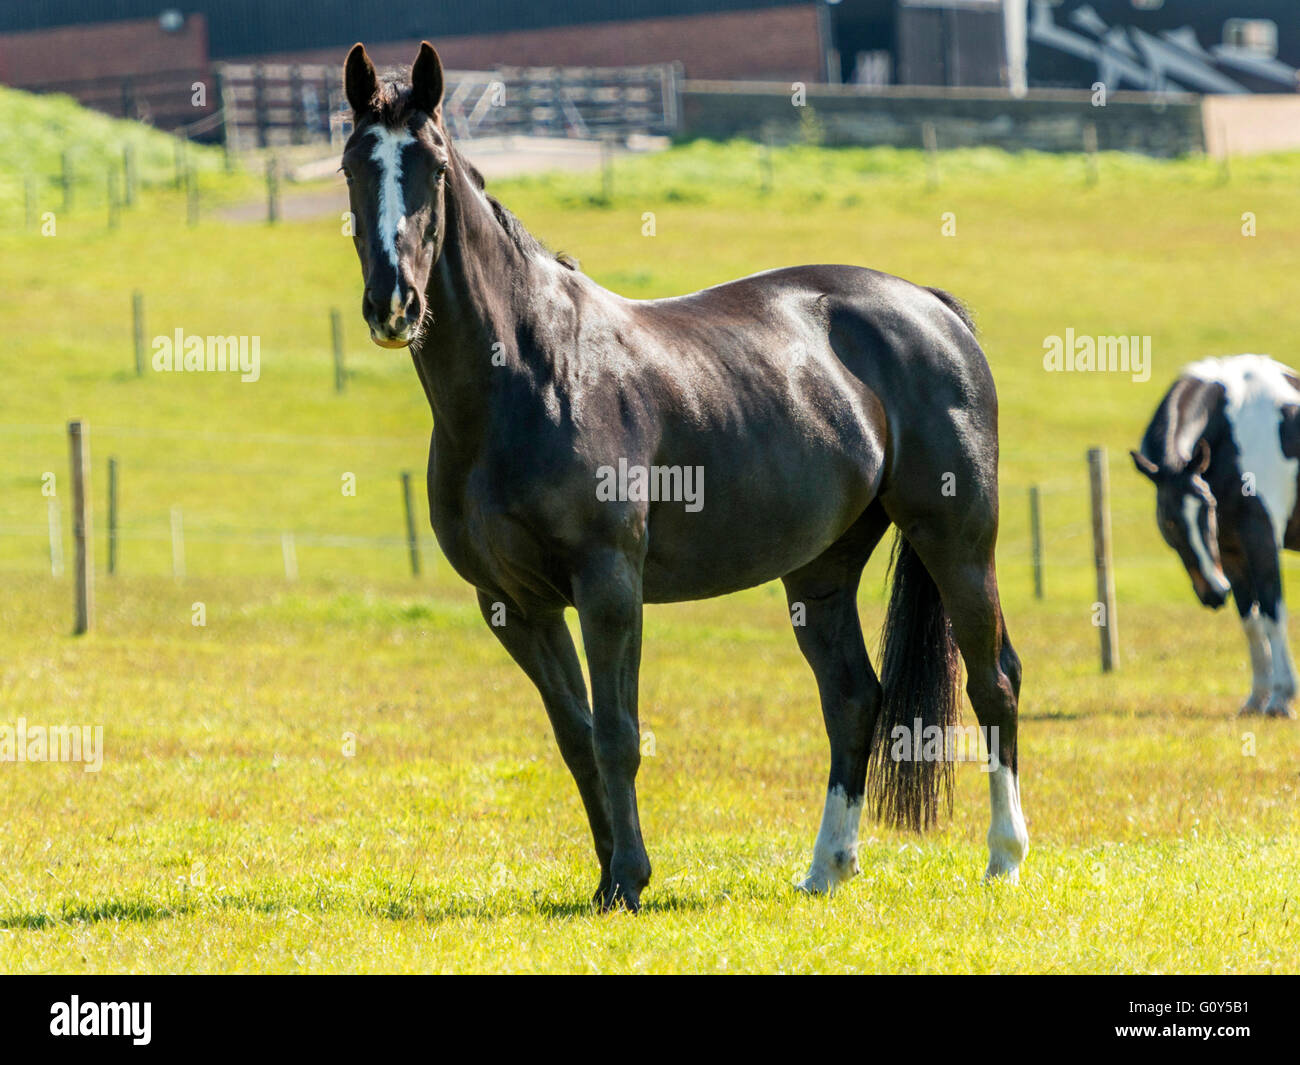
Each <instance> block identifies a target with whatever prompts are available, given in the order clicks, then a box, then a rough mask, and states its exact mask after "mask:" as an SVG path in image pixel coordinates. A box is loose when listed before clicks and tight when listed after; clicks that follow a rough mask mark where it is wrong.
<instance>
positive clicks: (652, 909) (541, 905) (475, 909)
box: [362, 895, 719, 924]
mask: <svg viewBox="0 0 1300 1065" xmlns="http://www.w3.org/2000/svg"><path fill="white" fill-rule="evenodd" d="M718 901H719V900H711V899H704V898H683V897H682V896H680V895H668V896H666V897H657V896H652V897H650V898H646V899H644V900H643V901H642V903H641V912H642V913H685V912H691V911H702V910H708V909H712V908H713V907H714V906H715V905H716V904H717V902H718ZM362 909H363V911H364V912H365V913H367V914H369V915H371V916H373V917H382V918H384V919H385V920H389V921H422V922H423V923H425V924H442V923H444V922H446V921H458V920H465V919H466V918H475V919H478V920H496V919H498V918H502V917H541V918H543V919H545V920H548V921H565V920H571V919H573V918H575V917H599V916H601V914H600V913H599V911H598V910H597V909H596V906H595V904H594V903H593V902H592V901H591V900H590V899H585V898H579V899H544V898H537V897H533V898H524V897H516V898H511V899H509V900H501V899H496V900H492V899H462V900H457V901H455V902H451V903H440V904H431V905H422V904H421V903H420V901H419V900H415V899H394V900H391V901H389V902H387V903H385V904H382V905H378V906H366V907H362Z"/></svg>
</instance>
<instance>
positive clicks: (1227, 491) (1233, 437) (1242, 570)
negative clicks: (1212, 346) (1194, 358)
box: [1132, 355, 1300, 717]
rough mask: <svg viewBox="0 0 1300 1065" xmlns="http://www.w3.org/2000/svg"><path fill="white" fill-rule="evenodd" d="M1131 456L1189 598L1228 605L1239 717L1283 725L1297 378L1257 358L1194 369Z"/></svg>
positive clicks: (1298, 543) (1291, 676)
mask: <svg viewBox="0 0 1300 1065" xmlns="http://www.w3.org/2000/svg"><path fill="white" fill-rule="evenodd" d="M1132 455H1133V462H1134V464H1135V465H1136V466H1137V468H1138V471H1139V472H1140V473H1142V474H1144V475H1145V476H1146V477H1149V478H1150V479H1151V480H1152V481H1154V482H1155V485H1156V521H1157V523H1158V524H1159V526H1160V533H1161V535H1162V536H1163V537H1164V538H1165V542H1166V543H1168V544H1169V546H1170V547H1172V548H1173V549H1174V550H1175V551H1176V552H1177V553H1178V557H1179V558H1180V559H1181V560H1182V563H1183V565H1184V566H1185V567H1186V569H1187V572H1188V574H1189V575H1190V576H1191V578H1192V588H1193V589H1194V590H1195V591H1196V595H1197V597H1198V598H1199V599H1200V601H1201V602H1202V603H1203V604H1204V605H1206V606H1208V607H1212V608H1214V609H1216V610H1217V609H1218V608H1219V607H1221V606H1223V604H1224V603H1225V602H1226V601H1227V598H1228V593H1229V592H1231V593H1232V597H1233V599H1234V600H1235V601H1236V604H1237V612H1238V613H1239V614H1240V615H1241V625H1242V628H1243V629H1244V630H1245V633H1246V643H1247V645H1248V646H1249V648H1250V666H1251V678H1252V680H1251V689H1250V695H1249V696H1248V697H1247V699H1246V702H1245V703H1244V704H1243V706H1242V707H1241V713H1242V714H1259V713H1263V714H1268V715H1270V716H1275V717H1294V716H1295V713H1294V711H1293V710H1292V709H1291V700H1292V699H1293V698H1294V697H1295V690H1296V678H1295V667H1294V666H1293V665H1292V661H1291V651H1290V648H1289V647H1288V646H1287V639H1286V607H1285V605H1284V604H1283V601H1282V569H1281V564H1280V559H1279V554H1280V552H1281V550H1282V548H1284V547H1285V548H1290V549H1291V550H1293V551H1294V550H1300V515H1298V514H1297V510H1296V495H1297V477H1300V377H1297V375H1296V373H1295V371H1294V370H1292V369H1290V368H1288V367H1286V366H1283V365H1282V364H1281V363H1279V362H1274V361H1273V360H1272V359H1269V358H1266V357H1265V356H1263V355H1235V356H1232V357H1230V358H1223V359H1203V360H1201V361H1200V362H1194V363H1192V364H1191V365H1190V366H1188V367H1186V368H1185V369H1184V370H1183V372H1182V374H1181V376H1180V377H1179V378H1178V380H1177V381H1175V382H1174V384H1173V387H1172V388H1170V389H1169V391H1168V392H1167V393H1166V394H1165V398H1164V399H1163V400H1161V402H1160V406H1159V407H1158V408H1157V409H1156V413H1155V417H1154V418H1152V419H1151V424H1150V425H1149V426H1147V431H1146V435H1145V436H1144V437H1143V438H1142V448H1141V450H1140V451H1134V452H1132Z"/></svg>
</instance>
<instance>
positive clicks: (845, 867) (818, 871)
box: [795, 851, 858, 895]
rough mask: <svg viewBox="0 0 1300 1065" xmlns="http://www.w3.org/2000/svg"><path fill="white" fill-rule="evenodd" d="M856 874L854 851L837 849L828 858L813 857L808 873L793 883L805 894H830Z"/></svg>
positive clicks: (855, 854)
mask: <svg viewBox="0 0 1300 1065" xmlns="http://www.w3.org/2000/svg"><path fill="white" fill-rule="evenodd" d="M857 875H858V855H857V852H856V851H837V852H836V853H835V854H833V855H831V856H830V857H829V858H828V859H825V860H819V859H817V858H814V859H813V864H812V868H811V869H809V870H808V875H807V876H806V877H804V878H803V879H802V880H801V881H799V883H798V884H796V885H795V888H796V890H798V891H802V892H803V893H804V894H805V895H830V894H833V893H834V891H835V889H836V888H838V887H839V886H840V885H841V884H847V883H848V882H849V881H850V880H852V879H853V878H854V877H855V876H857Z"/></svg>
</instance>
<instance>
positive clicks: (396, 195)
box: [370, 126, 415, 316]
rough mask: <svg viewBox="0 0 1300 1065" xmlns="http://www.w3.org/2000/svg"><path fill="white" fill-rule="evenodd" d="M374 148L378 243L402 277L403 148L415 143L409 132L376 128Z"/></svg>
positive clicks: (397, 303)
mask: <svg viewBox="0 0 1300 1065" xmlns="http://www.w3.org/2000/svg"><path fill="white" fill-rule="evenodd" d="M370 132H371V133H372V134H374V138H375V147H374V149H373V150H372V151H371V153H370V158H371V160H372V161H373V162H374V164H375V165H376V166H377V167H378V168H379V221H378V225H379V242H380V243H381V244H382V245H383V247H384V251H386V252H387V253H388V261H389V262H391V263H392V264H393V273H394V275H397V274H399V269H398V258H397V238H398V236H399V235H400V234H401V233H402V232H403V231H405V229H406V196H405V193H403V191H402V149H403V148H405V147H406V146H407V145H408V144H414V143H415V137H413V136H412V135H411V132H410V130H407V129H387V128H385V127H384V126H374V127H372V128H371V130H370ZM399 310H401V296H400V286H396V287H394V289H393V299H392V312H393V315H394V316H396V315H397V313H398V311H399Z"/></svg>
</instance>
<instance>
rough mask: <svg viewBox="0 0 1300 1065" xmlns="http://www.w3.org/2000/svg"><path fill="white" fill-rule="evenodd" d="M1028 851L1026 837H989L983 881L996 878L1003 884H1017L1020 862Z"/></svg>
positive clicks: (990, 880) (1018, 881)
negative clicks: (987, 860)
mask: <svg viewBox="0 0 1300 1065" xmlns="http://www.w3.org/2000/svg"><path fill="white" fill-rule="evenodd" d="M1028 853H1029V840H1028V838H1019V837H1015V836H1007V837H1000V838H995V839H990V840H989V864H988V867H987V868H986V869H985V870H984V880H985V882H986V883H988V882H992V881H995V880H997V881H1001V882H1002V883H1004V884H1019V883H1020V864H1021V863H1022V862H1023V861H1024V860H1025V856H1026V855H1027V854H1028Z"/></svg>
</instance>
